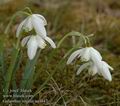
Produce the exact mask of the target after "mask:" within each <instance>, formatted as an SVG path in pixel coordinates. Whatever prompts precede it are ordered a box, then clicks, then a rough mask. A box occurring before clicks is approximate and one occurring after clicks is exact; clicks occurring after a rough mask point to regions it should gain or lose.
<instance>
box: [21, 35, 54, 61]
mask: <svg viewBox="0 0 120 106" xmlns="http://www.w3.org/2000/svg"><path fill="white" fill-rule="evenodd" d="M48 39H49V40H51V39H50V38H48ZM51 41H52V40H51ZM26 44H27V49H28V51H27V53H28V57H29V59H30V60H31V59H33V58H34V56H35V55H36V52H37V48H40V49H44V48H45V46H46V42H45V40H44V39H43V38H42V37H40V36H39V35H31V36H27V37H25V38H24V39H23V40H22V42H21V45H22V46H25V45H26ZM50 44H51V46H52V47H53V48H55V44H54V42H53V41H52V42H51V43H50Z"/></svg>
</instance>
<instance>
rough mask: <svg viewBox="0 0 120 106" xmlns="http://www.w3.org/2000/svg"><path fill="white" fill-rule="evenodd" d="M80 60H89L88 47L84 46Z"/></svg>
mask: <svg viewBox="0 0 120 106" xmlns="http://www.w3.org/2000/svg"><path fill="white" fill-rule="evenodd" d="M81 60H82V61H89V60H90V48H88V47H86V48H85V50H84V53H83V55H82V56H81Z"/></svg>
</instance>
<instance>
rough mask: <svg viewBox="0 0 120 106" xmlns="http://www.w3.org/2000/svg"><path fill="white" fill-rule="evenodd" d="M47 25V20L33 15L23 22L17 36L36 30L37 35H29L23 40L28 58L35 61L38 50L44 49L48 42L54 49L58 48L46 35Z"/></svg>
mask: <svg viewBox="0 0 120 106" xmlns="http://www.w3.org/2000/svg"><path fill="white" fill-rule="evenodd" d="M45 25H47V21H46V19H45V18H44V17H43V16H42V15H39V14H32V15H30V16H28V17H27V18H26V19H25V20H23V21H22V22H21V23H20V25H19V26H18V29H17V32H16V36H17V37H19V35H20V34H21V32H22V30H25V31H27V32H28V31H31V30H33V29H34V30H35V34H33V35H29V36H27V37H25V38H23V40H22V43H21V44H22V46H24V45H26V44H27V48H28V57H29V59H33V58H34V56H35V55H36V51H37V48H38V47H39V48H40V49H44V48H45V46H46V41H47V42H48V43H49V44H50V45H51V46H52V47H53V48H56V45H55V43H54V42H53V41H52V39H51V38H49V37H48V36H47V34H46V29H45Z"/></svg>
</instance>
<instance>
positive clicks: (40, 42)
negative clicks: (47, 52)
mask: <svg viewBox="0 0 120 106" xmlns="http://www.w3.org/2000/svg"><path fill="white" fill-rule="evenodd" d="M36 41H37V44H38V46H39V47H40V48H41V49H44V48H45V46H46V43H45V41H44V40H43V39H42V38H41V37H40V36H39V35H36Z"/></svg>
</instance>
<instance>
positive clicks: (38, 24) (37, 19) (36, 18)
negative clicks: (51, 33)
mask: <svg viewBox="0 0 120 106" xmlns="http://www.w3.org/2000/svg"><path fill="white" fill-rule="evenodd" d="M45 25H47V21H46V19H45V18H44V17H43V16H42V15H40V14H32V15H30V16H28V17H27V18H26V19H24V20H23V21H22V22H21V23H20V25H19V26H18V28H17V32H16V36H17V37H19V35H20V33H21V32H22V30H25V31H26V32H29V31H31V30H32V29H34V30H35V32H36V33H37V34H38V35H40V36H42V37H45V36H46V35H47V34H46V30H45Z"/></svg>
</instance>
